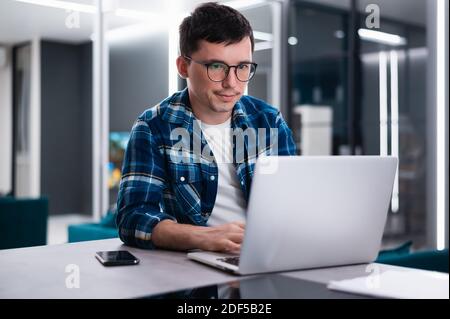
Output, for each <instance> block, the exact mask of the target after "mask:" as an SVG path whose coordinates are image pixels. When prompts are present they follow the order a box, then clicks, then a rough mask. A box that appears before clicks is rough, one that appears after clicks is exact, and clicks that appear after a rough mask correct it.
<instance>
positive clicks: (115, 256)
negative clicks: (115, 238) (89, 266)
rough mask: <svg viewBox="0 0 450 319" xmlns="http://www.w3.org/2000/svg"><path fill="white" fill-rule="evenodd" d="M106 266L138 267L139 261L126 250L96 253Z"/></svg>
mask: <svg viewBox="0 0 450 319" xmlns="http://www.w3.org/2000/svg"><path fill="white" fill-rule="evenodd" d="M95 258H97V259H98V261H100V262H101V263H102V264H103V265H104V266H120V265H137V264H139V259H138V258H136V257H135V256H133V255H132V254H131V253H130V252H128V251H126V250H116V251H98V252H96V253H95Z"/></svg>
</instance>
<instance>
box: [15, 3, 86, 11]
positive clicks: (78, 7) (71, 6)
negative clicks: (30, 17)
mask: <svg viewBox="0 0 450 319" xmlns="http://www.w3.org/2000/svg"><path fill="white" fill-rule="evenodd" d="M16 1H18V2H23V3H29V4H35V5H39V6H44V7H50V8H57V9H65V10H73V11H79V12H85V13H95V6H92V5H88V4H81V3H75V2H68V1H61V0H16Z"/></svg>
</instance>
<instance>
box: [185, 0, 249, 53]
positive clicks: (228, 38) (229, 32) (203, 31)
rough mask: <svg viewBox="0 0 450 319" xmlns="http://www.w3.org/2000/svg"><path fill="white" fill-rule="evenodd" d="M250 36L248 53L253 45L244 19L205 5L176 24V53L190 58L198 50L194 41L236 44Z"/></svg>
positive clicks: (211, 4)
mask: <svg viewBox="0 0 450 319" xmlns="http://www.w3.org/2000/svg"><path fill="white" fill-rule="evenodd" d="M245 37H250V41H251V44H252V52H253V49H254V45H255V40H254V38H253V31H252V27H251V26H250V23H249V22H248V20H247V19H246V18H245V17H244V16H243V15H242V14H241V13H240V12H238V11H237V10H235V9H233V8H230V7H227V6H224V5H220V4H218V3H216V2H208V3H204V4H202V5H200V6H198V7H197V8H196V9H195V10H194V12H192V13H191V15H190V16H188V17H186V18H185V19H184V20H183V22H182V23H181V25H180V51H181V55H183V56H190V55H191V54H192V53H193V52H195V51H197V50H198V41H199V40H205V41H208V42H211V43H225V45H229V44H234V43H238V42H240V41H241V40H242V39H244V38H245Z"/></svg>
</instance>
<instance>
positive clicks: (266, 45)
mask: <svg viewBox="0 0 450 319" xmlns="http://www.w3.org/2000/svg"><path fill="white" fill-rule="evenodd" d="M272 48H273V43H272V42H271V41H263V42H256V43H255V51H262V50H269V49H272Z"/></svg>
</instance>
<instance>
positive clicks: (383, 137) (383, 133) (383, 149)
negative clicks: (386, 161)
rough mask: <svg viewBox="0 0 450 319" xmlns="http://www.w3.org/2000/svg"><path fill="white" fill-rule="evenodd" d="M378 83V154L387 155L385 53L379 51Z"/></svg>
mask: <svg viewBox="0 0 450 319" xmlns="http://www.w3.org/2000/svg"><path fill="white" fill-rule="evenodd" d="M379 60H380V63H379V65H380V66H379V67H380V75H379V82H380V83H379V84H380V155H381V156H387V155H388V143H387V142H388V127H387V117H388V94H387V53H386V52H383V51H381V52H380V53H379Z"/></svg>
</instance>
